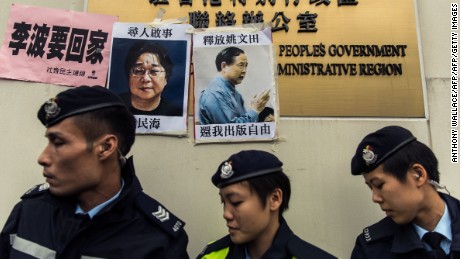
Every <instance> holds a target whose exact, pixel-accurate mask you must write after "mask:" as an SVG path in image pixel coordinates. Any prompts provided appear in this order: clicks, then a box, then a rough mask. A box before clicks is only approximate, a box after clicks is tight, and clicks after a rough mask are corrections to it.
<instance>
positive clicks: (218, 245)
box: [197, 235, 232, 259]
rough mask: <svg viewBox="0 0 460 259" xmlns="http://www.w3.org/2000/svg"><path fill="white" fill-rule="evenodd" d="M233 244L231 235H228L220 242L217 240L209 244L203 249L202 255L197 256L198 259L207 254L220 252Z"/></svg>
mask: <svg viewBox="0 0 460 259" xmlns="http://www.w3.org/2000/svg"><path fill="white" fill-rule="evenodd" d="M231 243H232V240H231V239H230V235H226V236H225V237H223V238H221V239H219V240H216V241H214V242H211V243H209V244H207V245H206V246H205V247H204V248H203V251H201V253H200V254H199V255H198V256H197V259H198V258H201V257H203V256H205V255H207V254H210V253H212V252H215V251H219V250H222V249H224V248H227V247H229V246H230V245H231Z"/></svg>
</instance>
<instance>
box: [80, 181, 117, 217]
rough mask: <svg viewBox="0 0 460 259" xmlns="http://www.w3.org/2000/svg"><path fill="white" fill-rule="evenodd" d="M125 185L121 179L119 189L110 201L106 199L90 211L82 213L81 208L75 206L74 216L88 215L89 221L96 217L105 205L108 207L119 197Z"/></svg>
mask: <svg viewBox="0 0 460 259" xmlns="http://www.w3.org/2000/svg"><path fill="white" fill-rule="evenodd" d="M124 185H125V181H124V180H123V179H121V188H120V190H119V191H118V192H117V193H116V194H115V195H114V196H113V197H112V198H110V199H108V200H107V201H105V202H103V203H101V204H99V205H97V206H96V207H94V208H92V209H91V210H89V211H88V212H86V213H85V212H84V211H83V210H82V208H81V207H80V205H79V204H77V209H76V210H75V214H88V216H89V218H90V219H93V217H94V215H96V214H97V213H98V212H99V211H101V210H102V209H103V208H104V207H106V206H107V205H109V204H110V203H111V202H112V201H114V200H115V199H116V198H118V197H119V196H120V193H121V190H123V187H124Z"/></svg>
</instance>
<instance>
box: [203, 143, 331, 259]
mask: <svg viewBox="0 0 460 259" xmlns="http://www.w3.org/2000/svg"><path fill="white" fill-rule="evenodd" d="M282 165H283V163H282V162H281V161H279V160H278V158H277V157H276V156H274V155H272V154H270V153H268V152H264V151H258V150H248V151H241V152H239V153H236V154H234V155H232V156H230V158H228V159H227V160H225V161H223V162H222V163H221V164H220V165H219V167H218V168H217V171H216V173H215V174H214V175H213V176H212V183H213V184H214V185H215V186H216V187H218V188H219V195H220V198H221V201H222V203H223V205H224V219H225V221H226V223H227V227H228V232H229V235H227V236H225V237H223V238H221V239H220V240H218V241H216V242H214V243H212V244H210V245H208V246H207V247H206V248H205V249H204V251H203V252H202V253H201V254H200V255H199V256H198V258H203V259H217V258H219V259H221V258H227V259H229V258H235V259H236V258H238V259H245V258H251V259H259V258H266V259H268V258H277V259H281V258H283V259H284V258H299V259H302V258H315V259H321V258H335V257H334V256H332V255H330V254H328V253H327V252H325V251H323V250H321V249H319V248H317V247H315V246H313V245H311V244H309V243H307V242H305V241H303V240H302V239H300V238H299V237H297V236H296V235H295V234H294V233H293V232H292V231H291V229H290V228H289V226H288V225H287V223H286V221H285V220H284V218H283V216H282V214H283V212H284V211H285V210H287V209H288V206H289V198H290V196H291V187H290V182H289V178H288V177H287V176H286V174H284V173H283V169H282Z"/></svg>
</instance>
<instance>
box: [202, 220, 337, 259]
mask: <svg viewBox="0 0 460 259" xmlns="http://www.w3.org/2000/svg"><path fill="white" fill-rule="evenodd" d="M197 258H202V259H223V258H227V259H231V258H235V259H238V258H240V259H244V258H246V252H245V246H244V245H236V244H234V243H233V242H232V241H231V239H230V235H227V236H225V237H223V238H221V239H219V240H218V241H216V242H213V243H211V244H209V245H208V246H207V247H206V248H205V249H204V251H203V252H201V254H200V255H199V256H198V257H197ZM269 258H272V259H288V258H298V259H303V258H305V259H307V258H312V259H317V258H318V259H321V258H336V257H334V256H332V255H330V254H329V253H327V252H325V251H323V250H321V249H320V248H318V247H316V246H314V245H312V244H310V243H307V242H305V241H303V240H302V239H300V238H299V237H298V236H296V235H295V234H294V233H293V232H292V230H291V229H290V228H289V226H288V225H287V223H286V221H285V220H284V219H282V220H281V224H280V228H279V229H278V232H277V233H276V235H275V239H274V240H273V243H272V245H271V247H270V248H269V249H268V251H267V252H265V254H264V255H263V257H262V259H269Z"/></svg>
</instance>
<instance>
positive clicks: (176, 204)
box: [0, 0, 460, 258]
mask: <svg viewBox="0 0 460 259" xmlns="http://www.w3.org/2000/svg"><path fill="white" fill-rule="evenodd" d="M406 1H409V0H406ZM15 3H18V4H28V5H40V6H47V7H53V8H62V9H72V10H76V11H82V10H83V9H84V3H83V0H75V1H71V0H60V1H53V0H42V1H32V0H17V1H15ZM11 4H12V1H11V0H2V1H1V2H0V39H2V40H3V34H4V32H5V27H6V22H7V19H8V14H9V9H10V5H11ZM417 5H418V7H417V9H418V18H419V22H420V38H421V42H422V50H423V55H422V58H423V64H424V73H425V77H426V90H427V104H428V108H429V110H428V111H429V120H428V119H379V118H375V119H358V118H348V119H336V118H282V119H281V122H280V132H281V136H282V140H281V141H278V142H276V143H249V144H248V143H247V144H242V143H239V144H238V143H236V144H235V143H234V144H206V145H197V146H194V145H193V144H192V141H191V139H189V138H185V137H184V138H175V137H161V136H138V137H137V140H136V143H135V145H134V147H133V151H132V154H133V155H134V158H135V164H136V165H137V174H138V176H139V178H140V179H141V182H142V184H143V187H144V189H145V192H146V193H148V194H150V195H152V196H153V197H155V198H157V199H158V200H160V201H161V202H162V203H163V204H165V205H166V206H167V207H168V208H169V209H170V210H172V211H173V212H175V214H177V215H178V216H179V217H181V218H182V219H183V220H185V221H186V223H187V225H186V230H187V232H188V234H189V238H190V242H189V253H190V256H191V257H192V258H193V257H195V256H196V255H197V254H198V253H199V252H200V250H201V249H202V247H203V246H204V245H205V244H206V243H207V242H209V241H211V240H214V239H217V238H219V237H221V236H223V235H225V234H226V228H225V223H224V220H223V218H222V208H221V205H220V201H219V198H218V194H217V189H216V188H215V187H214V186H213V185H212V184H211V181H210V177H211V175H212V174H213V172H214V171H215V169H216V167H217V165H218V164H219V163H220V162H221V161H222V160H224V159H226V158H227V157H228V156H229V155H230V154H232V153H235V152H237V151H239V150H242V149H262V150H266V151H270V152H274V154H276V155H277V156H278V157H279V158H280V159H281V160H282V161H283V162H284V164H285V166H284V168H285V171H286V173H287V174H288V175H289V176H290V178H291V181H292V188H293V196H292V200H291V203H290V207H291V209H290V210H289V211H288V212H287V214H286V218H287V220H288V222H289V224H290V226H291V228H292V229H293V230H294V231H295V232H296V233H297V234H298V235H299V236H300V237H302V238H303V239H305V240H307V241H309V242H311V243H313V244H316V245H318V246H320V247H322V248H324V249H325V250H328V251H329V252H331V253H333V254H335V255H337V256H340V257H342V258H349V255H350V253H351V249H352V248H353V244H354V240H355V237H356V235H357V234H358V233H360V232H361V230H362V229H363V228H364V227H366V226H367V225H368V224H371V223H374V222H376V221H377V220H379V219H380V218H382V217H383V216H384V214H383V213H382V212H381V211H380V209H379V208H378V206H377V205H374V204H372V202H371V199H370V198H371V193H370V191H369V190H368V188H367V187H366V186H365V185H364V183H363V179H362V177H360V176H356V177H352V176H351V174H350V159H351V157H352V155H353V152H354V150H355V148H356V145H357V144H358V142H359V141H360V140H361V139H362V137H363V136H364V135H366V134H367V133H369V132H371V131H375V130H377V129H378V128H380V127H383V126H386V125H389V124H397V125H401V126H404V127H407V128H408V129H410V130H411V131H412V132H413V133H414V135H416V136H417V137H418V138H419V140H421V141H422V142H424V143H426V144H428V145H429V146H431V147H432V148H433V149H434V151H435V153H436V154H437V156H438V159H439V161H440V170H441V173H442V176H441V179H442V180H441V183H444V184H446V185H447V186H448V188H449V190H450V191H451V193H452V194H453V195H454V196H456V197H460V186H459V185H458V184H456V183H458V182H460V172H459V169H460V166H459V165H458V164H457V165H454V164H451V163H450V101H449V94H450V81H449V77H450V63H449V61H450V56H449V53H450V52H449V49H450V32H449V31H450V27H449V24H450V15H449V14H450V12H449V10H450V1H447V0H439V1H420V0H419V1H417ZM395 8H397V6H395ZM0 62H1V61H0ZM64 89H65V88H64V87H62V86H54V85H46V84H39V83H26V82H20V81H12V80H2V79H0V118H1V120H2V122H1V127H0V143H1V145H2V152H1V156H0V164H1V165H2V170H0V178H1V179H2V180H1V181H0V197H1V203H0V225H3V224H4V222H5V221H6V219H7V217H8V215H9V212H10V210H11V209H12V207H13V205H14V204H15V203H16V202H17V201H18V200H19V197H20V196H21V195H22V194H23V193H24V192H25V191H26V190H27V189H28V188H30V187H31V186H33V185H34V184H36V183H40V182H43V178H42V176H41V168H40V167H39V166H38V164H37V163H36V159H37V156H38V154H39V153H40V152H41V149H42V148H43V147H44V145H45V143H46V139H45V138H44V131H45V129H44V128H43V126H42V125H41V124H40V123H39V121H38V120H37V119H36V111H37V109H38V107H39V106H40V105H41V104H42V102H43V101H44V100H46V99H48V98H50V97H52V96H54V95H55V94H56V93H58V92H59V91H62V90H64ZM192 124H193V123H192V120H190V125H192ZM190 133H191V132H190Z"/></svg>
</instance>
